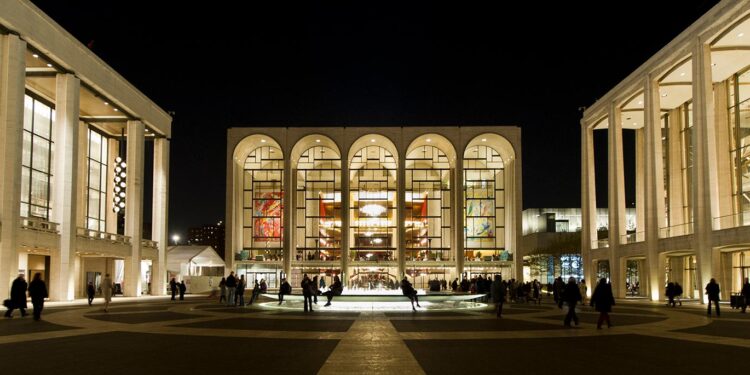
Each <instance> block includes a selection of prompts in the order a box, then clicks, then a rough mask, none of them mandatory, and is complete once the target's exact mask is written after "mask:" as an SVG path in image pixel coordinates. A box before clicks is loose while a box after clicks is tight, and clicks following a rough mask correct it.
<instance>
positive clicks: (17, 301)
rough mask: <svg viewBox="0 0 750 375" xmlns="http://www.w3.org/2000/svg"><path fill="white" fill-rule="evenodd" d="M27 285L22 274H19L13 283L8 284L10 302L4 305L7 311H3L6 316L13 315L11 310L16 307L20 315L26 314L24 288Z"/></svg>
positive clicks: (10, 316)
mask: <svg viewBox="0 0 750 375" xmlns="http://www.w3.org/2000/svg"><path fill="white" fill-rule="evenodd" d="M28 287H29V285H28V284H27V283H26V278H25V276H24V275H23V274H19V275H18V277H16V279H15V280H13V284H11V286H10V304H9V305H8V306H6V307H7V308H8V311H6V312H5V317H6V318H12V317H13V310H14V309H18V310H20V311H21V317H22V318H23V317H24V316H26V289H27V288H28Z"/></svg>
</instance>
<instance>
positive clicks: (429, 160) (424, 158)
mask: <svg viewBox="0 0 750 375" xmlns="http://www.w3.org/2000/svg"><path fill="white" fill-rule="evenodd" d="M450 180H451V170H450V164H449V163H448V157H447V156H445V153H444V152H443V151H441V150H440V149H438V148H437V147H435V146H419V147H417V148H415V149H414V150H412V151H411V152H410V153H409V154H408V155H407V156H406V207H405V208H404V210H405V214H406V215H405V220H406V222H405V224H406V225H405V227H406V260H407V261H427V260H433V261H440V260H450V258H451V256H450V255H451V252H450V248H451V246H450V245H451V242H450V237H451V235H450V232H451V230H450V228H451V219H450V218H451V200H450Z"/></svg>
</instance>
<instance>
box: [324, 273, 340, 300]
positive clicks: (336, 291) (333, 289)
mask: <svg viewBox="0 0 750 375" xmlns="http://www.w3.org/2000/svg"><path fill="white" fill-rule="evenodd" d="M343 291H344V287H343V286H342V285H341V279H339V277H338V275H336V276H334V277H333V284H331V286H330V287H329V288H328V291H327V292H325V293H323V295H324V296H326V297H328V302H327V303H326V304H325V306H331V301H333V296H340V295H341V292H343Z"/></svg>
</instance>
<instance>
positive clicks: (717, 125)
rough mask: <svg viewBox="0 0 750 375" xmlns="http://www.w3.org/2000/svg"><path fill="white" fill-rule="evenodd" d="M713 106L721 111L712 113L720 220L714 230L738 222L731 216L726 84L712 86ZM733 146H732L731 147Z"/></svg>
mask: <svg viewBox="0 0 750 375" xmlns="http://www.w3.org/2000/svg"><path fill="white" fill-rule="evenodd" d="M713 95H714V100H715V105H714V108H721V110H718V111H714V131H715V132H716V176H717V182H716V188H717V189H718V190H717V198H718V201H717V203H718V207H717V210H718V213H717V215H718V216H720V217H721V220H717V221H715V222H714V224H715V225H716V229H724V228H729V227H734V226H736V225H739V224H740V222H739V221H738V220H737V219H735V218H733V217H732V216H731V215H732V214H733V213H734V207H733V202H732V198H733V196H732V173H734V172H733V171H732V160H731V154H730V153H729V150H730V144H729V142H730V139H731V138H732V137H730V135H729V123H728V115H729V111H727V110H726V108H728V104H727V100H728V98H727V83H726V81H723V82H721V83H716V84H714V90H713ZM731 146H733V145H731Z"/></svg>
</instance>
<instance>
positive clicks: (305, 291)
mask: <svg viewBox="0 0 750 375" xmlns="http://www.w3.org/2000/svg"><path fill="white" fill-rule="evenodd" d="M312 283H313V281H312V280H310V277H309V276H307V274H304V275H303V276H302V282H301V283H300V287H301V288H302V297H303V298H304V300H305V312H307V310H310V312H313V303H312V296H313V287H312Z"/></svg>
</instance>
